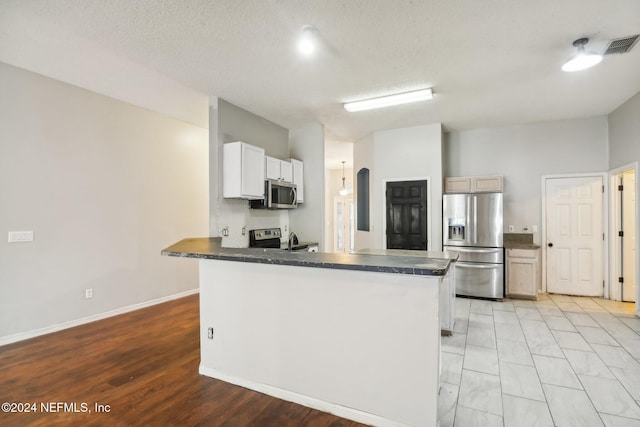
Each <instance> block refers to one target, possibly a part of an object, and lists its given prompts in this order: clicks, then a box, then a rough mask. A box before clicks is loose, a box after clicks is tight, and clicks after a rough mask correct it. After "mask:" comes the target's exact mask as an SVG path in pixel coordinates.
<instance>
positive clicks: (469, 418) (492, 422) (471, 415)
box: [454, 405, 503, 427]
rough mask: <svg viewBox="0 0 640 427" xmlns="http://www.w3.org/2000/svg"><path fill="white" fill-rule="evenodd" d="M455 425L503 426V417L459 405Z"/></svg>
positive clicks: (457, 426) (470, 426)
mask: <svg viewBox="0 0 640 427" xmlns="http://www.w3.org/2000/svg"><path fill="white" fill-rule="evenodd" d="M454 427H503V423H502V417H501V416H499V415H493V414H489V413H487V412H483V411H478V410H475V409H471V408H466V407H464V406H461V405H458V410H457V413H456V423H455V426H454Z"/></svg>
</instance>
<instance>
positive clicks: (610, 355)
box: [591, 344, 640, 370]
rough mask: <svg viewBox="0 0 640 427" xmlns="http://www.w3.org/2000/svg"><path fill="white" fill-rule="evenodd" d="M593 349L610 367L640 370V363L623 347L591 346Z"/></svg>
mask: <svg viewBox="0 0 640 427" xmlns="http://www.w3.org/2000/svg"><path fill="white" fill-rule="evenodd" d="M591 347H592V348H593V349H594V350H595V352H596V353H598V356H600V359H601V360H602V361H603V362H604V364H605V365H607V366H609V367H616V368H621V369H638V370H640V363H638V361H637V360H636V359H634V358H633V357H632V356H631V355H630V354H629V352H627V350H625V349H624V348H622V347H617V346H610V345H602V344H591Z"/></svg>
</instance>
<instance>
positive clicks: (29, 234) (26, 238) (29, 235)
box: [9, 231, 33, 243]
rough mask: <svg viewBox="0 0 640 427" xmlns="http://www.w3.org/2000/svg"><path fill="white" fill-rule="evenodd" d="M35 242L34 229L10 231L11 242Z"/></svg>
mask: <svg viewBox="0 0 640 427" xmlns="http://www.w3.org/2000/svg"><path fill="white" fill-rule="evenodd" d="M19 242H33V231H10V232H9V243H19Z"/></svg>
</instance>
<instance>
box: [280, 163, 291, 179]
mask: <svg viewBox="0 0 640 427" xmlns="http://www.w3.org/2000/svg"><path fill="white" fill-rule="evenodd" d="M280 179H281V180H283V181H285V182H293V168H292V166H291V162H285V161H284V160H282V161H281V162H280Z"/></svg>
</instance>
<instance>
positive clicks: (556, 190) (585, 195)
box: [545, 176, 604, 296]
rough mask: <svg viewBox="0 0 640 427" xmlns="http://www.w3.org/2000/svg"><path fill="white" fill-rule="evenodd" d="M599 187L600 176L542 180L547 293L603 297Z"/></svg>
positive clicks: (601, 187) (602, 242)
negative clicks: (544, 209)
mask: <svg viewBox="0 0 640 427" xmlns="http://www.w3.org/2000/svg"><path fill="white" fill-rule="evenodd" d="M602 185H603V182H602V177H600V176H589V177H575V178H548V179H546V181H545V192H546V200H545V202H546V218H545V224H546V238H547V242H546V243H547V248H546V254H547V255H546V263H547V291H548V292H550V293H558V294H567V295H583V296H602V295H603V283H604V282H603V277H604V276H603V274H604V273H603V264H604V258H603V256H604V252H603V247H604V234H603V224H602V207H603V190H602V189H603V186H602Z"/></svg>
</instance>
